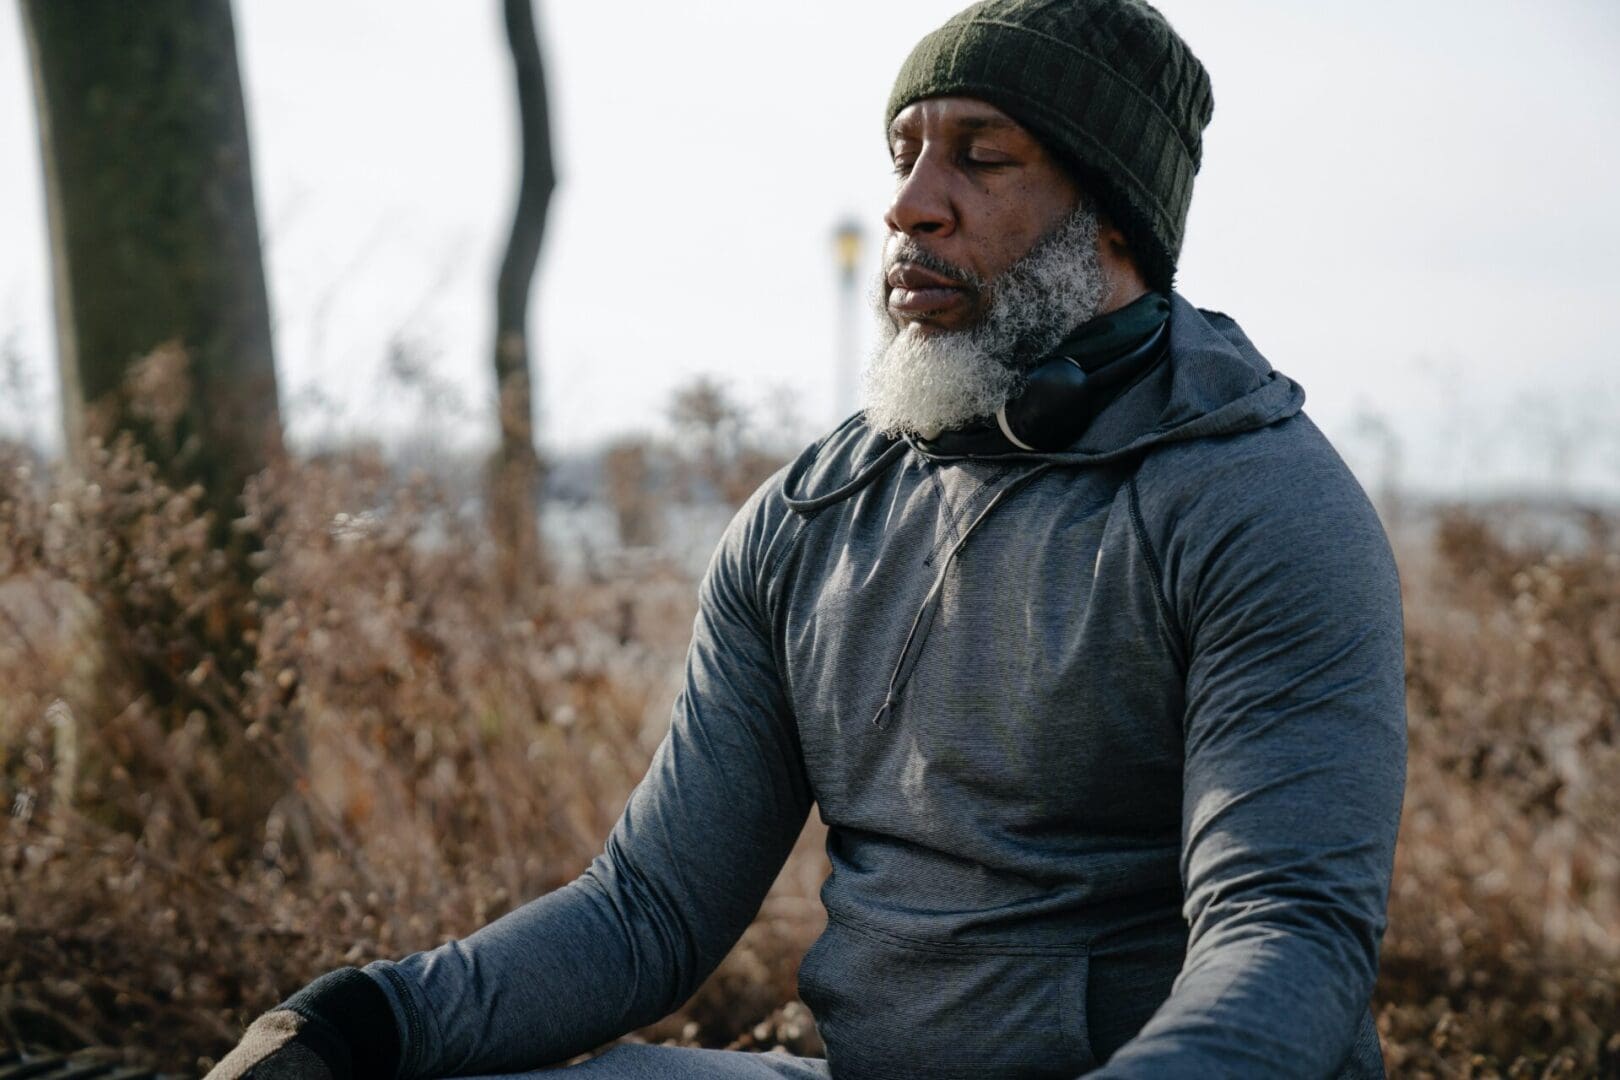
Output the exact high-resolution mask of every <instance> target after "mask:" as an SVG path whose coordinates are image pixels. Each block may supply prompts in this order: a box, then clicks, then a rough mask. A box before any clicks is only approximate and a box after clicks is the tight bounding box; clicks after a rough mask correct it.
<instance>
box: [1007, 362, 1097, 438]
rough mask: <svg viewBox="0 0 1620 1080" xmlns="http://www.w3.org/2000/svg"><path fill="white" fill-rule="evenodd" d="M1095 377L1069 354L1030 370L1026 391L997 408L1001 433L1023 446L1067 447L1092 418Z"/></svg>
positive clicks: (1025, 386)
mask: <svg viewBox="0 0 1620 1080" xmlns="http://www.w3.org/2000/svg"><path fill="white" fill-rule="evenodd" d="M1091 383H1092V379H1091V377H1090V376H1088V375H1087V374H1086V373H1085V372H1084V371H1083V370H1082V369H1081V367H1080V365H1079V364H1078V363H1076V362H1075V361H1073V360H1071V359H1069V358H1068V357H1066V356H1060V357H1058V358H1057V359H1055V360H1048V361H1047V362H1046V363H1044V364H1042V365H1041V366H1040V367H1038V368H1036V369H1035V370H1034V371H1032V372H1030V373H1029V376H1028V378H1027V379H1026V380H1025V384H1024V389H1023V392H1022V393H1020V394H1019V395H1018V396H1017V397H1015V398H1012V399H1011V400H1009V401H1008V402H1007V403H1006V404H1005V405H1003V406H1002V407H1001V408H1000V409H998V410H996V423H997V424H998V425H1000V427H1001V433H1002V434H1003V435H1005V436H1007V438H1008V440H1009V441H1011V442H1012V443H1013V445H1015V446H1017V447H1018V448H1019V449H1021V450H1034V451H1056V450H1063V449H1065V448H1066V447H1068V446H1069V444H1071V443H1072V442H1074V440H1076V439H1078V438H1079V437H1080V436H1081V434H1082V433H1083V432H1084V431H1085V430H1086V425H1087V424H1089V423H1090V422H1091V409H1090V403H1091V398H1092V396H1093V388H1092V385H1091Z"/></svg>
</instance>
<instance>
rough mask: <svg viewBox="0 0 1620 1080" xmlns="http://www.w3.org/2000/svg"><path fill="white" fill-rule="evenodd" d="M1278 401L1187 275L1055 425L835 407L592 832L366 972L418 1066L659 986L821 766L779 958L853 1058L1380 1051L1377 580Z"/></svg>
mask: <svg viewBox="0 0 1620 1080" xmlns="http://www.w3.org/2000/svg"><path fill="white" fill-rule="evenodd" d="M1302 402H1303V392H1302V391H1301V390H1300V389H1299V387H1298V386H1297V385H1296V384H1295V383H1293V382H1292V381H1291V380H1289V379H1287V378H1286V377H1284V376H1282V375H1280V374H1278V373H1276V372H1274V371H1272V370H1271V368H1270V366H1269V365H1268V364H1267V363H1266V361H1265V360H1264V359H1262V358H1261V356H1260V355H1259V353H1258V352H1256V350H1255V349H1254V348H1253V346H1252V345H1250V343H1249V342H1248V340H1247V339H1246V338H1245V337H1244V335H1243V334H1242V332H1241V331H1240V330H1239V329H1238V328H1237V326H1236V324H1235V323H1233V322H1232V321H1231V320H1230V319H1227V318H1226V317H1224V316H1220V315H1215V314H1211V313H1206V312H1200V311H1198V310H1196V309H1194V308H1193V307H1191V306H1190V305H1189V304H1187V302H1186V301H1185V300H1183V299H1181V298H1180V297H1179V296H1178V297H1174V298H1173V306H1172V311H1171V316H1170V333H1169V355H1168V358H1167V361H1166V362H1164V363H1162V364H1160V365H1159V366H1158V367H1157V368H1155V369H1154V370H1153V371H1152V372H1150V373H1149V374H1148V375H1147V376H1146V377H1144V378H1143V379H1142V380H1141V381H1140V382H1138V383H1136V384H1135V385H1134V386H1132V387H1131V388H1130V389H1129V390H1127V391H1126V392H1125V393H1124V394H1123V395H1122V396H1121V397H1120V398H1119V399H1118V400H1117V401H1115V402H1114V403H1113V404H1112V405H1110V406H1109V407H1108V408H1107V409H1105V410H1104V411H1103V412H1102V414H1101V415H1100V416H1099V417H1098V419H1097V420H1096V421H1095V422H1094V423H1093V425H1092V426H1091V428H1090V430H1089V431H1088V432H1087V433H1086V434H1085V435H1084V436H1083V437H1082V438H1081V439H1080V440H1079V442H1078V444H1077V445H1076V446H1074V447H1072V448H1071V449H1070V450H1069V451H1067V452H1065V453H1062V454H1047V455H1038V454H1012V455H1007V456H1002V457H992V458H977V459H937V458H930V457H928V456H925V455H924V454H923V453H921V452H920V451H919V449H917V448H916V447H913V446H910V445H907V444H903V443H902V444H891V443H890V442H888V441H887V440H884V439H881V438H879V437H878V436H876V435H874V434H873V433H872V432H870V431H869V430H868V429H867V428H866V427H865V426H864V425H863V424H862V423H861V422H860V420H859V418H858V417H856V418H852V419H851V420H850V421H848V422H846V423H845V424H844V425H843V426H841V427H840V428H839V429H838V430H836V431H834V432H833V433H831V434H830V435H828V436H827V437H826V438H825V439H823V440H822V441H821V442H819V443H818V444H817V445H816V446H814V447H811V448H810V449H809V450H807V451H806V452H805V453H804V454H803V455H802V456H801V457H800V458H799V460H798V461H796V462H794V463H793V464H792V465H790V466H789V467H788V468H786V469H785V470H784V471H783V473H782V474H779V476H778V477H777V478H775V479H773V481H772V482H770V483H768V484H766V485H765V486H764V487H763V488H762V489H761V490H760V491H759V492H758V493H756V495H755V496H754V497H753V498H752V499H751V500H750V501H749V503H748V504H747V505H746V506H744V507H743V508H742V510H741V511H740V512H739V513H738V515H737V517H736V519H735V520H734V521H733V523H732V525H731V527H730V528H729V529H728V531H727V533H726V535H725V537H724V539H723V540H722V541H721V544H720V547H719V549H718V551H717V552H716V554H715V556H714V559H713V561H712V563H711V565H710V567H709V571H708V573H707V574H706V576H705V578H704V581H703V583H702V586H701V590H700V599H701V603H700V610H699V614H698V618H697V621H696V625H695V627H694V634H693V641H692V646H691V651H690V653H689V656H688V663H687V671H686V680H685V685H684V690H683V692H682V694H681V696H680V698H679V699H678V701H677V702H676V705H675V710H674V716H673V720H672V723H671V728H670V732H669V735H668V737H667V738H666V739H665V741H664V743H663V744H662V745H661V747H660V748H659V750H658V753H657V755H656V756H655V758H654V760H653V763H652V765H651V767H650V768H649V770H648V774H647V776H646V778H645V779H644V780H643V782H642V783H641V785H640V786H639V787H638V788H637V789H636V791H635V793H634V794H633V795H632V797H631V799H630V803H629V805H628V806H627V807H626V809H625V812H624V815H623V817H622V818H621V820H620V821H619V823H618V824H617V826H616V827H615V828H614V830H613V833H612V835H611V836H610V837H609V839H608V841H607V846H606V850H605V851H604V853H603V854H602V855H601V856H600V857H598V858H597V859H596V860H595V862H593V863H592V865H591V867H590V868H589V869H588V870H587V871H586V872H585V873H584V874H583V875H582V876H581V877H580V878H579V879H578V880H576V881H575V882H574V883H573V884H571V885H569V886H567V887H565V888H563V889H560V890H558V891H556V892H553V893H551V894H549V895H547V896H544V897H541V898H539V899H537V900H535V901H532V902H531V903H529V904H527V905H525V906H523V907H521V908H519V909H518V910H516V911H514V912H512V913H511V914H509V915H507V916H505V917H504V918H502V919H500V920H497V921H496V922H494V923H492V924H491V925H489V926H487V927H485V928H483V929H482V930H479V931H478V932H477V933H475V934H473V935H471V936H470V937H468V938H467V939H466V940H464V941H456V942H451V943H449V944H447V945H445V946H443V947H441V948H438V949H435V950H433V951H431V952H426V953H420V954H417V955H415V956H412V957H410V958H408V959H406V960H404V961H402V962H400V963H378V964H374V965H372V967H370V968H368V969H367V971H368V972H369V973H370V974H372V975H373V976H374V977H375V978H377V979H379V981H380V983H381V985H382V986H383V987H384V989H385V990H386V991H387V992H388V993H389V995H390V998H391V1000H392V1002H393V1004H394V1008H395V1011H396V1017H397V1019H398V1021H399V1023H400V1025H401V1030H402V1032H404V1036H403V1042H404V1045H403V1047H402V1060H403V1062H404V1064H403V1066H402V1068H403V1075H404V1076H406V1077H411V1078H414V1077H421V1076H442V1075H451V1074H458V1073H469V1072H486V1073H487V1072H496V1071H516V1070H521V1069H531V1068H535V1067H537V1066H539V1065H541V1064H544V1063H547V1062H555V1061H560V1060H565V1059H566V1058H568V1057H569V1056H571V1055H574V1054H577V1053H579V1052H581V1051H583V1050H585V1049H588V1048H590V1047H592V1046H596V1045H599V1044H600V1043H602V1042H604V1041H606V1040H608V1039H611V1038H613V1037H615V1036H617V1035H619V1034H621V1033H624V1032H626V1031H629V1030H631V1029H633V1028H635V1027H637V1026H639V1025H643V1024H646V1023H649V1022H651V1021H653V1020H655V1019H657V1018H659V1017H661V1016H663V1015H665V1014H666V1013H668V1012H670V1011H671V1010H673V1009H674V1008H675V1007H676V1006H678V1005H679V1004H680V1003H681V1002H682V1001H683V1000H685V998H686V997H687V996H688V995H690V994H691V993H692V991H693V990H695V989H696V987H697V986H698V984H699V983H700V982H701V981H702V980H703V978H704V977H705V976H706V975H707V974H708V973H709V972H710V971H711V970H712V969H713V968H714V966H715V965H716V964H717V963H718V962H719V960H720V959H721V957H722V956H723V955H724V954H725V952H726V951H727V950H728V949H729V948H730V947H731V945H732V943H733V942H734V941H735V940H736V938H737V936H738V935H739V934H740V933H741V932H742V930H743V928H744V927H745V926H746V925H747V924H748V922H749V920H750V919H751V918H752V917H753V915H754V913H755V911H756V910H757V908H758V906H759V903H760V900H761V898H762V897H763V896H764V894H765V891H766V889H767V887H768V886H769V885H770V883H771V880H772V879H773V877H774V875H775V874H776V872H777V870H778V868H779V867H780V866H781V864H782V862H783V860H784V858H785V857H786V855H787V852H788V850H789V848H790V847H791V845H792V843H793V841H794V838H795V837H796V836H797V835H798V833H799V830H800V826H801V825H802V823H803V821H804V819H805V816H806V814H807V813H808V810H809V808H810V806H811V804H812V801H814V803H815V804H817V806H818V807H819V809H820V813H821V815H822V817H823V818H824V819H825V821H826V822H827V824H828V826H829V829H830V831H829V835H828V853H829V855H830V857H831V861H832V873H831V876H830V877H829V878H828V879H827V882H826V884H825V886H824V887H823V890H822V899H823V901H824V902H825V904H826V907H827V911H828V917H829V922H828V928H827V931H826V933H825V934H823V935H822V936H821V938H820V939H819V940H817V942H816V943H815V945H814V946H813V947H812V948H811V949H810V951H809V953H808V955H807V956H806V957H805V959H804V963H803V966H802V969H801V972H800V991H801V995H802V997H803V998H804V1000H805V1002H806V1003H807V1004H808V1005H809V1006H810V1007H811V1009H812V1010H813V1012H814V1013H815V1016H816V1019H817V1022H818V1025H819V1027H820V1030H821V1032H822V1035H823V1036H824V1037H825V1040H826V1043H827V1052H828V1058H829V1061H830V1066H831V1073H832V1075H833V1076H835V1077H838V1078H840V1080H843V1078H851V1080H862V1078H868V1077H870V1078H877V1080H896V1078H901V1077H926V1078H957V1077H978V1076H994V1077H1000V1078H1038V1077H1039V1078H1045V1077H1072V1076H1077V1075H1080V1074H1082V1073H1086V1072H1088V1071H1089V1070H1093V1069H1096V1070H1097V1071H1096V1072H1095V1073H1094V1074H1093V1075H1096V1076H1103V1077H1153V1078H1162V1077H1181V1076H1186V1077H1219V1076H1233V1077H1249V1078H1254V1077H1273V1076H1275V1077H1283V1076H1289V1077H1294V1076H1299V1077H1332V1076H1335V1075H1338V1076H1345V1077H1376V1076H1381V1075H1382V1071H1383V1070H1382V1065H1381V1063H1380V1060H1379V1054H1378V1043H1377V1035H1376V1031H1375V1030H1374V1029H1373V1027H1372V1017H1371V1014H1370V1012H1369V1010H1368V998H1369V995H1370V993H1371V990H1372V985H1373V979H1374V974H1375V971H1376V968H1377V959H1378V947H1379V942H1380V939H1381V935H1382V932H1383V928H1384V911H1385V903H1386V900H1387V895H1388V888H1389V879H1390V871H1391V865H1392V862H1393V852H1394V843H1395V833H1396V827H1397V824H1398V819H1399V814H1400V803H1401V794H1402V789H1403V785H1404V779H1405V712H1404V694H1403V687H1402V682H1403V664H1402V646H1401V614H1400V596H1399V590H1398V583H1397V580H1396V575H1395V567H1394V563H1393V560H1392V559H1391V556H1390V552H1389V547H1388V544H1387V542H1386V540H1385V537H1384V534H1383V531H1382V529H1381V528H1380V526H1379V523H1378V520H1377V518H1376V516H1375V515H1374V513H1373V511H1372V508H1371V507H1370V506H1369V504H1368V502H1367V500H1366V498H1365V497H1364V495H1363V494H1362V492H1361V490H1360V488H1359V487H1358V486H1357V484H1356V482H1355V481H1354V479H1353V478H1352V477H1351V475H1350V473H1349V472H1348V470H1346V468H1345V467H1344V465H1343V463H1342V462H1341V461H1340V460H1339V458H1338V456H1337V455H1336V454H1335V453H1334V452H1333V450H1332V448H1331V447H1330V446H1329V445H1328V443H1327V441H1326V440H1325V439H1324V438H1323V437H1322V435H1321V434H1320V433H1319V432H1318V431H1317V429H1316V428H1315V426H1314V425H1312V423H1311V422H1310V421H1309V420H1308V419H1307V418H1306V417H1305V416H1304V415H1303V413H1301V412H1300V408H1301V405H1302ZM930 597H931V598H932V599H930ZM886 701H887V702H889V707H888V708H887V709H886V710H884V709H883V706H884V705H885V702H886ZM880 710H882V712H883V715H882V717H881V719H882V724H881V726H879V725H877V724H875V723H874V718H878V717H879V714H880ZM1103 1063H1106V1064H1103ZM1099 1065H1100V1066H1101V1067H1100V1068H1099Z"/></svg>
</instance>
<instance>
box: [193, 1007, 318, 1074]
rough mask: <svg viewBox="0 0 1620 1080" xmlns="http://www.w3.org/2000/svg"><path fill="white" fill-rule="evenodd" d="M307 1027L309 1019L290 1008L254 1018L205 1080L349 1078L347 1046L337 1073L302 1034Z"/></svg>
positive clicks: (306, 1030) (279, 1009) (275, 1010)
mask: <svg viewBox="0 0 1620 1080" xmlns="http://www.w3.org/2000/svg"><path fill="white" fill-rule="evenodd" d="M309 1028H310V1021H309V1020H308V1019H307V1018H305V1017H303V1016H300V1015H299V1014H298V1013H295V1012H293V1011H292V1010H291V1009H282V1008H276V1009H272V1010H271V1011H270V1012H267V1013H265V1014H264V1015H263V1016H261V1017H259V1018H258V1019H257V1020H255V1021H253V1023H252V1024H251V1025H250V1026H249V1027H248V1029H247V1031H246V1032H245V1033H243V1035H242V1041H241V1042H240V1043H238V1044H237V1047H236V1049H235V1050H232V1051H231V1052H230V1053H228V1054H226V1055H225V1058H224V1060H223V1061H221V1062H220V1063H219V1064H218V1065H215V1066H214V1068H213V1070H212V1071H211V1072H209V1074H208V1075H207V1076H206V1077H205V1078H204V1080H349V1072H350V1070H349V1069H348V1061H347V1059H348V1056H349V1055H348V1052H347V1049H346V1048H345V1049H344V1050H343V1054H342V1057H343V1059H344V1060H343V1062H342V1071H341V1072H339V1071H338V1069H337V1068H334V1067H333V1064H332V1063H331V1061H330V1059H329V1058H328V1057H326V1056H323V1055H322V1054H321V1052H320V1051H319V1050H317V1049H315V1048H314V1047H312V1046H310V1045H309V1043H308V1041H306V1040H307V1036H305V1037H301V1034H302V1033H305V1032H308V1029H309Z"/></svg>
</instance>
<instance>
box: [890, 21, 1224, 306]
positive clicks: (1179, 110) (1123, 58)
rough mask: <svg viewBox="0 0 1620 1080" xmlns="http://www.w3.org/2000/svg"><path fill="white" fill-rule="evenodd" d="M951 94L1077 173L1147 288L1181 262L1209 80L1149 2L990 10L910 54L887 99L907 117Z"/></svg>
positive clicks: (953, 24)
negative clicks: (993, 115)
mask: <svg viewBox="0 0 1620 1080" xmlns="http://www.w3.org/2000/svg"><path fill="white" fill-rule="evenodd" d="M946 94H960V95H964V96H967V97H974V98H978V99H980V100H982V101H987V102H989V103H990V104H992V105H994V106H996V107H997V108H998V109H1000V110H1001V111H1003V112H1005V113H1006V114H1007V115H1009V116H1011V117H1012V118H1013V119H1015V120H1017V121H1018V122H1019V123H1020V124H1022V125H1023V126H1024V127H1026V128H1028V129H1029V130H1030V131H1031V132H1033V133H1034V134H1035V136H1036V137H1037V138H1039V139H1040V140H1041V141H1042V142H1043V143H1044V144H1045V145H1046V146H1047V148H1048V149H1050V150H1051V151H1052V152H1054V153H1055V154H1056V155H1057V156H1058V157H1059V159H1060V160H1064V161H1065V162H1066V163H1067V164H1068V165H1069V166H1070V168H1071V169H1072V170H1074V171H1075V173H1076V179H1077V180H1078V181H1079V182H1080V183H1081V185H1082V186H1084V187H1086V188H1087V189H1088V190H1089V191H1090V192H1091V194H1092V195H1094V196H1095V197H1096V198H1097V199H1098V200H1099V201H1100V202H1101V204H1102V209H1103V211H1104V212H1105V213H1107V214H1108V216H1109V217H1110V218H1111V219H1112V220H1113V221H1114V223H1115V224H1117V225H1118V226H1119V227H1120V229H1121V231H1123V232H1124V234H1125V238H1126V240H1127V242H1128V243H1129V244H1130V246H1131V252H1132V254H1133V255H1135V256H1136V260H1137V262H1138V264H1139V265H1140V266H1141V269H1142V273H1143V275H1144V276H1145V277H1146V278H1147V281H1148V284H1149V285H1151V286H1153V287H1154V288H1156V289H1160V290H1166V291H1167V290H1168V289H1169V288H1170V284H1171V280H1172V279H1173V278H1174V276H1175V269H1176V259H1177V257H1178V256H1179V255H1180V253H1181V236H1182V231H1183V229H1184V228H1185V227H1186V224H1187V207H1188V205H1189V204H1190V203H1191V201H1192V187H1193V176H1194V175H1195V174H1196V173H1197V172H1198V166H1199V163H1200V162H1201V160H1202V158H1203V131H1204V127H1205V126H1206V125H1207V124H1208V123H1209V118H1210V115H1211V113H1212V112H1213V111H1214V108H1215V99H1214V96H1213V94H1212V93H1211V91H1210V85H1209V75H1208V73H1207V72H1205V71H1204V66H1203V65H1202V64H1200V63H1199V62H1198V58H1197V57H1195V56H1194V55H1193V54H1192V51H1191V50H1190V49H1188V48H1187V43H1186V42H1184V41H1182V40H1181V38H1180V37H1179V36H1178V35H1177V34H1176V32H1175V31H1174V30H1172V29H1171V28H1170V24H1169V23H1168V22H1166V21H1165V18H1164V16H1163V15H1161V14H1159V12H1158V11H1156V10H1154V9H1153V8H1152V7H1151V6H1149V5H1148V4H1147V3H1145V2H1143V0H983V2H982V3H977V4H974V5H973V6H972V7H970V8H968V9H966V10H965V11H962V12H959V13H958V14H957V15H955V16H954V17H952V18H951V19H950V21H948V22H946V23H945V25H944V26H942V27H940V28H939V29H938V30H935V31H934V32H933V33H932V34H929V35H928V36H927V37H925V38H923V39H922V41H921V42H919V43H918V45H917V47H916V48H915V49H913V50H912V52H911V55H910V56H909V57H908V58H907V59H906V62H905V65H904V66H903V67H902V68H901V69H900V77H899V78H898V79H896V80H895V84H894V91H893V93H891V94H890V95H889V107H888V111H887V116H886V117H885V124H884V127H885V134H887V128H888V125H889V124H892V123H893V122H894V118H895V116H896V115H898V114H899V112H900V110H901V109H903V108H905V107H906V106H907V105H909V104H911V103H912V102H914V101H918V100H920V99H922V98H927V97H940V96H942V95H946Z"/></svg>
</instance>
